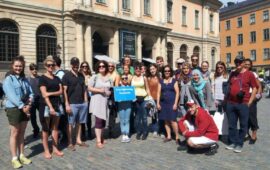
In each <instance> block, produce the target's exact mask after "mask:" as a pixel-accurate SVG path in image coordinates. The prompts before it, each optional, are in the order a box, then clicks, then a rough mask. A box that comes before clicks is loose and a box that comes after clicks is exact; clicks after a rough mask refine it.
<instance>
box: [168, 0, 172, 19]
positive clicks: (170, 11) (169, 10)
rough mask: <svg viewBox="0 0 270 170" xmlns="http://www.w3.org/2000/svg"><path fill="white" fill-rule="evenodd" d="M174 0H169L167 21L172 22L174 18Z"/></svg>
mask: <svg viewBox="0 0 270 170" xmlns="http://www.w3.org/2000/svg"><path fill="white" fill-rule="evenodd" d="M172 10H173V2H172V1H170V0H167V22H168V23H172V18H173V16H172V15H173V12H172Z"/></svg>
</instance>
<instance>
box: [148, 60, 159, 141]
mask: <svg viewBox="0 0 270 170" xmlns="http://www.w3.org/2000/svg"><path fill="white" fill-rule="evenodd" d="M159 81H160V78H159V74H158V66H157V65H156V64H151V65H150V67H149V73H148V76H147V83H148V86H149V91H150V96H152V97H153V99H154V100H155V102H156V104H157V101H160V89H161V86H160V83H159ZM157 116H158V115H157V114H154V115H153V116H152V127H153V131H154V133H153V135H154V137H157V135H158V132H159V128H158V117H157Z"/></svg>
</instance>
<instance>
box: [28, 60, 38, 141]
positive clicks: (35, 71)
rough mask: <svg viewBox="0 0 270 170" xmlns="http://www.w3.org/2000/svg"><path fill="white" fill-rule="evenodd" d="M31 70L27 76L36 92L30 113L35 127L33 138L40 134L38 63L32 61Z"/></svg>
mask: <svg viewBox="0 0 270 170" xmlns="http://www.w3.org/2000/svg"><path fill="white" fill-rule="evenodd" d="M29 70H30V76H29V77H28V78H27V79H28V81H29V83H30V86H31V88H32V90H33V93H34V101H33V103H32V106H31V108H30V113H31V124H32V127H33V138H37V137H38V134H39V127H38V124H37V115H36V110H38V108H39V99H40V96H41V94H40V90H39V88H38V87H39V78H40V76H39V75H38V69H37V65H36V64H34V63H31V64H30V65H29Z"/></svg>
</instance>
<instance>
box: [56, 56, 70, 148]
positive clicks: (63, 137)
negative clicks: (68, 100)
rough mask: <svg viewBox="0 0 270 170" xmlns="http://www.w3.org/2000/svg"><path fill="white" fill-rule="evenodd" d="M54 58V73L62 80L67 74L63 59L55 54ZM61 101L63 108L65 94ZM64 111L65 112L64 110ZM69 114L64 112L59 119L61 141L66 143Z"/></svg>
mask: <svg viewBox="0 0 270 170" xmlns="http://www.w3.org/2000/svg"><path fill="white" fill-rule="evenodd" d="M53 60H54V61H55V70H54V75H55V76H57V77H58V78H59V79H60V80H61V81H62V79H63V76H64V75H65V71H64V70H63V69H62V68H61V64H62V60H61V58H60V57H57V56H54V57H53ZM61 102H62V105H63V108H64V106H65V102H64V97H63V95H61ZM63 112H65V111H64V110H63ZM67 119H68V118H67V114H66V113H64V114H62V115H61V117H60V121H59V133H60V134H59V142H60V143H64V142H66V141H67V124H68V121H67Z"/></svg>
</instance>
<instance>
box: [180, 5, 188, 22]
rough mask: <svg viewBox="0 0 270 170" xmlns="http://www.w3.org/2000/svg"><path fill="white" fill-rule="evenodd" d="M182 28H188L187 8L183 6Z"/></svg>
mask: <svg viewBox="0 0 270 170" xmlns="http://www.w3.org/2000/svg"><path fill="white" fill-rule="evenodd" d="M181 23H182V26H187V7H186V6H184V5H183V6H182V22H181Z"/></svg>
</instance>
